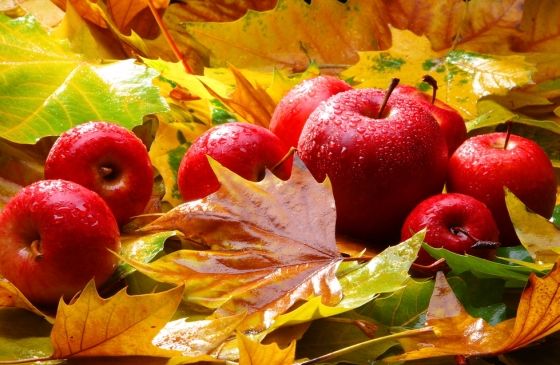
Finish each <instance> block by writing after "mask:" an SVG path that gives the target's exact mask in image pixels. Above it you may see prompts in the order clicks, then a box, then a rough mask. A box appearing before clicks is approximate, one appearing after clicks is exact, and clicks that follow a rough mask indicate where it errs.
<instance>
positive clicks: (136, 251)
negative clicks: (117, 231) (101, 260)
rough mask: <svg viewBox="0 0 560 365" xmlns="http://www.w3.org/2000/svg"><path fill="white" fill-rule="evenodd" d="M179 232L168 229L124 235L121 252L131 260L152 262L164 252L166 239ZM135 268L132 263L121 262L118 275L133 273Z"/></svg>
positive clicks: (121, 276)
mask: <svg viewBox="0 0 560 365" xmlns="http://www.w3.org/2000/svg"><path fill="white" fill-rule="evenodd" d="M177 233H178V232H175V231H167V232H158V233H152V234H148V235H143V236H140V237H138V236H122V237H121V250H120V251H119V254H120V255H122V256H123V257H126V258H128V259H130V260H135V261H138V262H150V261H152V260H153V259H154V258H155V257H156V256H157V255H158V254H160V253H161V252H163V249H164V245H165V241H166V240H167V239H168V238H170V237H174V236H177ZM133 271H134V268H133V267H132V266H130V265H127V264H124V263H121V264H120V265H119V267H118V268H117V276H118V277H119V278H124V277H126V276H127V275H129V274H131V273H132V272H133Z"/></svg>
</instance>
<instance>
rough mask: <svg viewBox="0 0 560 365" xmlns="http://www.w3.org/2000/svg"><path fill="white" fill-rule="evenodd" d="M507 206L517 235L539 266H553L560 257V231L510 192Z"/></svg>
mask: <svg viewBox="0 0 560 365" xmlns="http://www.w3.org/2000/svg"><path fill="white" fill-rule="evenodd" d="M506 206H507V209H508V212H509V216H510V218H511V221H512V222H513V227H514V228H515V233H516V234H517V237H519V240H520V241H521V244H522V245H523V247H525V248H526V249H527V251H528V252H529V254H530V255H531V257H532V258H533V260H535V262H536V263H537V264H553V263H554V262H556V261H557V260H558V257H559V256H560V229H559V228H558V227H557V226H556V225H554V223H551V222H550V221H549V220H548V219H546V218H544V217H542V216H540V215H538V214H536V213H533V212H532V211H531V210H530V209H529V208H527V206H526V205H525V204H523V202H522V201H521V200H520V199H519V198H517V197H516V196H515V195H514V194H513V193H512V192H511V191H510V190H508V189H506Z"/></svg>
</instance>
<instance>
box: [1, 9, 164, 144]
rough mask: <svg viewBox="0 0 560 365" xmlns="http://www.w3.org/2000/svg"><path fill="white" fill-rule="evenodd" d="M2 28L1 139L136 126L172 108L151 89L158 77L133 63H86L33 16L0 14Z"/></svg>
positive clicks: (23, 140) (31, 139)
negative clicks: (90, 124)
mask: <svg viewBox="0 0 560 365" xmlns="http://www.w3.org/2000/svg"><path fill="white" fill-rule="evenodd" d="M0 27H2V28H3V29H4V31H3V32H2V36H1V37H0V45H1V47H0V70H1V72H2V75H3V77H4V80H5V81H6V82H4V83H2V86H0V96H1V98H0V100H1V101H0V110H1V112H0V117H1V118H2V120H3V123H2V126H1V127H0V137H3V138H6V139H9V140H11V141H15V142H19V143H35V142H36V141H37V140H38V139H39V138H41V137H43V136H52V135H58V134H60V133H62V132H63V131H65V130H67V129H69V128H70V127H72V126H74V125H77V124H79V123H83V122H85V121H88V120H100V119H101V120H110V121H114V122H116V123H119V124H121V125H123V126H126V127H129V128H132V127H133V126H135V125H138V124H141V123H142V118H143V116H144V115H146V114H149V113H155V112H161V111H165V110H167V106H166V103H165V101H164V100H163V99H162V97H161V96H160V95H159V92H158V90H157V88H155V87H154V86H153V85H152V79H153V78H154V77H155V73H154V72H153V71H151V70H149V69H147V68H146V67H144V66H140V65H137V64H135V63H134V62H133V61H132V60H126V61H120V62H114V63H109V64H106V65H96V64H89V63H86V62H84V60H83V58H82V56H80V55H78V54H75V53H72V52H71V51H70V50H69V49H68V47H67V46H66V45H65V44H64V43H63V42H60V41H57V40H56V39H54V38H52V37H50V36H49V35H48V34H47V33H46V32H45V31H44V30H43V29H42V28H41V26H40V25H39V24H38V23H37V22H36V21H35V20H34V19H33V18H30V17H24V18H17V19H9V18H7V17H5V16H3V15H0ZM22 45H24V46H23V47H22ZM124 105H125V106H126V107H123V106H124Z"/></svg>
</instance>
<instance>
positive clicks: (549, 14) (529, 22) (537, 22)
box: [516, 0, 560, 54]
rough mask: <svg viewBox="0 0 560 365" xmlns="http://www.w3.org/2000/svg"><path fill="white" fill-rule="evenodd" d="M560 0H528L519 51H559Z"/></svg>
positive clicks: (524, 12) (518, 45) (518, 46)
mask: <svg viewBox="0 0 560 365" xmlns="http://www.w3.org/2000/svg"><path fill="white" fill-rule="evenodd" d="M558 19H560V2H558V1H549V0H534V1H526V2H525V6H524V8H523V21H522V23H521V25H520V28H521V31H522V36H521V41H520V42H519V44H517V49H516V50H517V51H526V52H527V51H528V52H544V53H548V54H550V53H557V52H559V51H560V22H559V21H558Z"/></svg>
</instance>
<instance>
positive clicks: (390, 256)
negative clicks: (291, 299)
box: [271, 232, 425, 329]
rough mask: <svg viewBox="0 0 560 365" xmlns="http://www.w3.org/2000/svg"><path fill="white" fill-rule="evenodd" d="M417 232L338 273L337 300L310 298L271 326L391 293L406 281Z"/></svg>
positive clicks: (420, 238) (326, 313) (417, 244)
mask: <svg viewBox="0 0 560 365" xmlns="http://www.w3.org/2000/svg"><path fill="white" fill-rule="evenodd" d="M424 234H425V233H424V232H419V233H417V234H415V235H414V236H412V237H411V238H409V239H408V240H406V241H404V242H402V243H400V244H398V245H395V246H392V247H388V248H386V249H385V250H383V251H382V252H381V253H379V254H378V255H376V256H375V257H374V258H373V259H371V260H369V261H368V262H366V263H364V264H360V265H354V266H352V267H351V268H348V269H346V270H342V268H341V270H340V271H342V273H339V281H340V285H341V287H342V293H343V294H344V296H343V298H342V300H341V301H340V303H338V304H337V305H335V306H328V305H325V304H323V303H321V300H320V298H311V299H309V300H307V301H306V302H305V303H303V304H301V305H300V306H298V307H297V308H295V309H294V310H292V311H290V312H288V313H285V314H283V315H280V316H279V317H278V318H277V319H276V321H275V322H274V325H273V326H272V328H271V329H275V328H279V327H282V326H293V325H295V324H298V323H303V322H308V321H312V320H315V319H319V318H326V317H331V316H335V315H338V314H341V313H344V312H347V311H350V310H352V309H356V308H358V307H360V306H363V305H365V304H366V303H368V302H370V301H371V300H372V299H374V298H375V297H377V296H378V295H379V294H381V293H391V292H394V291H396V290H398V289H400V288H402V287H403V286H404V285H406V284H407V282H408V279H409V275H408V271H409V270H410V266H411V265H412V263H413V262H414V260H416V256H417V254H418V250H419V249H420V245H421V244H422V242H423V239H424Z"/></svg>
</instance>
